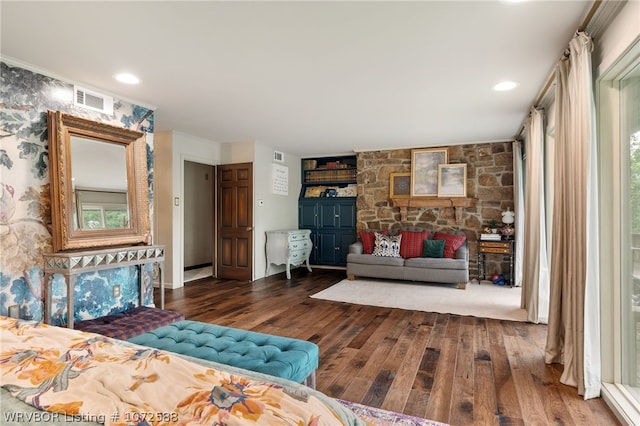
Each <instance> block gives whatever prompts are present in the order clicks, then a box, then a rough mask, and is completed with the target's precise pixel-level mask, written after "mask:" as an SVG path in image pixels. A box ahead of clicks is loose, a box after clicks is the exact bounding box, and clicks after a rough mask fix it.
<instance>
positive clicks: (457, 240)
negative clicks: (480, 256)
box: [433, 232, 467, 259]
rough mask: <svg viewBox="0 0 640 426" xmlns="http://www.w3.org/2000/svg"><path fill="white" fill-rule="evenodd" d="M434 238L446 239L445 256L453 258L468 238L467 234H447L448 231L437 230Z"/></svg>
mask: <svg viewBox="0 0 640 426" xmlns="http://www.w3.org/2000/svg"><path fill="white" fill-rule="evenodd" d="M433 239H434V240H444V257H448V258H450V259H453V258H454V257H455V255H456V250H458V249H459V248H460V247H462V245H463V244H464V242H465V241H466V240H467V237H466V236H465V235H454V234H447V233H446V232H436V233H435V234H434V236H433Z"/></svg>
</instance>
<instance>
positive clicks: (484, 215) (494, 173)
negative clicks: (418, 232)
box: [357, 142, 517, 279]
mask: <svg viewBox="0 0 640 426" xmlns="http://www.w3.org/2000/svg"><path fill="white" fill-rule="evenodd" d="M511 144H512V142H499V143H489V144H473V145H455V146H449V147H448V150H449V163H467V197H468V198H473V199H475V200H476V202H475V206H473V207H467V208H465V209H464V211H463V213H462V222H461V223H456V221H455V216H454V211H453V208H450V207H449V208H434V209H430V208H409V209H408V211H407V217H406V220H405V221H401V218H400V209H399V208H398V207H392V206H391V203H390V200H389V174H390V173H394V172H410V171H411V150H410V149H403V150H390V151H369V152H361V153H358V155H357V156H358V178H357V181H358V201H357V209H358V219H357V220H358V222H357V229H358V231H360V230H362V229H396V228H399V227H401V226H420V227H425V228H428V229H441V230H458V231H463V232H464V233H465V234H466V235H467V240H468V241H469V269H470V275H471V278H472V279H473V278H477V277H478V267H477V253H478V251H477V240H478V238H479V236H480V234H481V233H482V228H483V227H484V226H486V225H487V224H488V223H489V221H490V220H492V219H495V220H497V221H498V222H499V223H500V224H501V225H502V211H504V210H506V209H507V207H509V208H511V210H513V207H514V201H513V200H514V195H513V152H512V145H511ZM516 232H517V230H516ZM486 265H487V274H489V275H490V274H493V273H508V270H509V264H508V261H507V259H506V257H503V256H500V255H487V256H486Z"/></svg>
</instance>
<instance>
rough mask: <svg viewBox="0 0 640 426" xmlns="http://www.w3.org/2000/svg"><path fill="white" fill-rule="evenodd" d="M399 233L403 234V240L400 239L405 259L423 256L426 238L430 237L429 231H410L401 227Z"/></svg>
mask: <svg viewBox="0 0 640 426" xmlns="http://www.w3.org/2000/svg"><path fill="white" fill-rule="evenodd" d="M398 233H399V234H400V235H402V240H400V256H401V257H403V258H405V259H411V258H412V257H422V252H423V251H424V240H428V239H429V231H409V230H405V229H401V230H400V231H399V232H398Z"/></svg>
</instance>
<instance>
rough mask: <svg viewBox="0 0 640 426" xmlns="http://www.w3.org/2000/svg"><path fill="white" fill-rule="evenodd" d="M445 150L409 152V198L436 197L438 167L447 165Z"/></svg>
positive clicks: (446, 150) (432, 149)
mask: <svg viewBox="0 0 640 426" xmlns="http://www.w3.org/2000/svg"><path fill="white" fill-rule="evenodd" d="M448 160H449V150H448V149H447V148H428V149H427V148H425V149H412V150H411V196H412V197H435V196H437V195H438V166H439V165H440V164H447V162H448Z"/></svg>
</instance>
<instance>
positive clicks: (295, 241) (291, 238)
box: [265, 229, 313, 280]
mask: <svg viewBox="0 0 640 426" xmlns="http://www.w3.org/2000/svg"><path fill="white" fill-rule="evenodd" d="M312 249H313V244H312V243H311V230H310V229H291V230H281V231H267V270H266V272H265V275H268V274H269V266H270V265H271V264H272V263H273V264H274V265H286V266H287V279H288V280H290V279H291V270H290V266H291V265H293V266H298V265H302V264H303V263H304V262H307V269H308V270H309V272H311V267H310V266H309V256H311V250H312Z"/></svg>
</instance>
